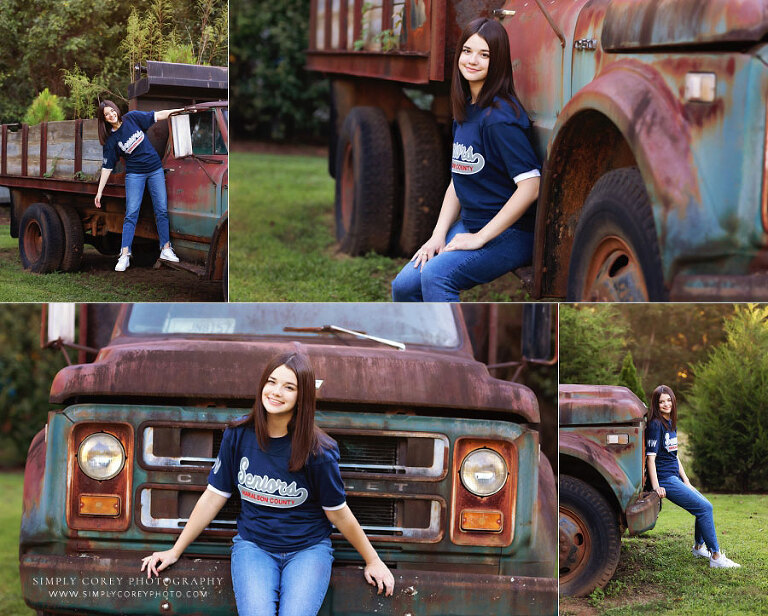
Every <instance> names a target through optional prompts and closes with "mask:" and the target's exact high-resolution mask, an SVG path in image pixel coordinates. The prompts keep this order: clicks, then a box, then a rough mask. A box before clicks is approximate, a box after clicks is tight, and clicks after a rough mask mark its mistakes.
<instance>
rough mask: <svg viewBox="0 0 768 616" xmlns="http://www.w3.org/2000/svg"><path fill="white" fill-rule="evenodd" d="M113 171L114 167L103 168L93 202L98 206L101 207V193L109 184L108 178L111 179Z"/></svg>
mask: <svg viewBox="0 0 768 616" xmlns="http://www.w3.org/2000/svg"><path fill="white" fill-rule="evenodd" d="M110 173H112V169H103V168H102V170H101V177H100V178H99V187H98V188H97V189H96V197H95V198H94V200H93V203H94V204H95V205H96V207H101V193H102V192H103V191H104V187H105V186H106V185H107V180H108V179H109V174H110Z"/></svg>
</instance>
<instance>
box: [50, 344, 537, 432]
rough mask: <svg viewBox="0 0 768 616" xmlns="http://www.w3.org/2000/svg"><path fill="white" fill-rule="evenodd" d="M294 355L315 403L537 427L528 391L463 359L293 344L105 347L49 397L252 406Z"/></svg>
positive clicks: (68, 373)
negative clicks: (306, 366)
mask: <svg viewBox="0 0 768 616" xmlns="http://www.w3.org/2000/svg"><path fill="white" fill-rule="evenodd" d="M294 350H300V351H302V352H304V353H306V354H307V355H308V356H309V358H310V360H311V361H312V365H313V367H314V370H315V377H316V379H318V380H322V385H321V386H320V388H319V389H318V391H317V398H318V401H319V402H325V403H357V404H375V405H385V406H389V407H391V406H395V407H401V408H402V410H403V411H408V410H409V409H411V408H416V407H421V408H424V407H434V408H451V409H466V410H478V411H480V410H482V411H498V412H507V413H514V414H517V415H521V416H522V417H524V418H525V420H526V421H528V422H532V423H538V422H539V408H538V403H537V401H536V397H535V395H534V394H533V392H532V391H531V390H530V389H528V388H527V387H525V386H523V385H520V384H517V383H510V382H507V381H502V380H499V379H494V378H493V377H491V376H490V375H489V374H488V370H487V368H486V367H485V365H484V364H482V363H480V362H478V361H475V360H474V359H472V358H469V357H466V356H461V355H458V356H457V355H456V354H451V355H447V354H444V353H437V352H429V351H419V350H412V351H411V350H407V351H398V350H395V349H386V348H383V347H382V348H379V347H359V346H357V347H348V346H337V345H326V344H323V345H317V344H300V343H298V342H280V343H278V342H274V341H270V342H255V341H250V342H246V341H230V340H227V341H223V340H189V339H184V340H168V339H162V340H153V339H147V338H141V339H136V340H135V341H133V339H132V341H131V342H129V343H121V344H113V345H110V346H108V347H105V348H104V349H102V350H101V352H100V353H99V355H98V357H97V359H96V361H95V362H94V363H92V364H82V365H74V366H69V367H67V368H64V369H63V370H61V371H60V372H59V373H58V374H57V375H56V377H55V378H54V380H53V384H52V386H51V396H50V400H51V402H54V403H59V404H63V403H66V402H68V401H72V400H74V399H76V398H78V397H80V398H83V397H87V398H88V399H91V400H93V399H94V398H100V399H104V400H105V402H107V401H108V402H115V401H118V400H119V398H121V397H130V398H131V399H132V400H133V399H136V398H144V399H146V400H147V401H150V400H152V401H155V400H157V399H163V398H174V399H178V398H184V399H189V400H194V399H198V400H203V401H209V400H217V401H218V400H222V401H226V400H237V401H243V400H254V399H255V398H256V395H257V391H256V390H257V389H258V383H259V377H260V376H261V372H262V370H263V366H264V365H265V364H266V363H267V361H268V360H269V359H271V358H272V357H274V356H275V355H276V354H278V353H284V352H288V351H294Z"/></svg>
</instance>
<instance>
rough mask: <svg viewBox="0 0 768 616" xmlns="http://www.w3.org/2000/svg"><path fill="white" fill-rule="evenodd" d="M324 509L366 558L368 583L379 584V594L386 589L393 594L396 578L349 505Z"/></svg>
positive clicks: (333, 522) (332, 522)
mask: <svg viewBox="0 0 768 616" xmlns="http://www.w3.org/2000/svg"><path fill="white" fill-rule="evenodd" d="M324 511H325V515H326V516H327V517H328V520H330V522H331V524H333V525H334V526H335V527H336V528H338V529H339V531H340V532H341V534H342V535H344V538H345V539H346V540H347V541H349V542H350V543H351V544H352V547H354V548H355V549H356V550H357V551H358V552H359V553H360V556H362V557H363V559H364V560H365V579H366V580H367V581H368V583H369V584H370V585H371V586H378V588H379V592H378V594H381V592H382V590H384V591H385V592H384V595H385V596H387V597H389V596H391V595H392V591H393V590H394V588H395V578H394V576H393V575H392V572H391V571H390V570H389V567H387V565H385V564H384V563H383V562H382V560H381V559H380V558H379V555H378V554H377V553H376V550H374V549H373V546H372V545H371V542H370V541H368V537H366V536H365V532H363V529H362V528H360V524H359V523H358V522H357V520H356V519H355V515H354V514H353V513H352V511H351V510H350V509H349V507H348V506H347V505H344V506H343V507H342V508H341V509H335V510H333V511H328V510H324Z"/></svg>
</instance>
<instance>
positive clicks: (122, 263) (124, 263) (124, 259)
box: [115, 254, 131, 272]
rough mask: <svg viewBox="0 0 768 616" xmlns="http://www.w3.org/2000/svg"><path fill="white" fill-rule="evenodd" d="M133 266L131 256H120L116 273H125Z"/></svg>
mask: <svg viewBox="0 0 768 616" xmlns="http://www.w3.org/2000/svg"><path fill="white" fill-rule="evenodd" d="M130 265H131V255H130V254H127V255H123V254H121V255H120V258H119V259H118V260H117V265H115V271H116V272H124V271H125V270H127V269H128V267H130Z"/></svg>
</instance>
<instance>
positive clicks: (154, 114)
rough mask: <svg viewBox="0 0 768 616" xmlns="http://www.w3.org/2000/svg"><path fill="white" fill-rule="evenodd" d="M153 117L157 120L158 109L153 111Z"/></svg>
mask: <svg viewBox="0 0 768 616" xmlns="http://www.w3.org/2000/svg"><path fill="white" fill-rule="evenodd" d="M152 119H153V120H154V121H155V122H157V111H153V112H152Z"/></svg>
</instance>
